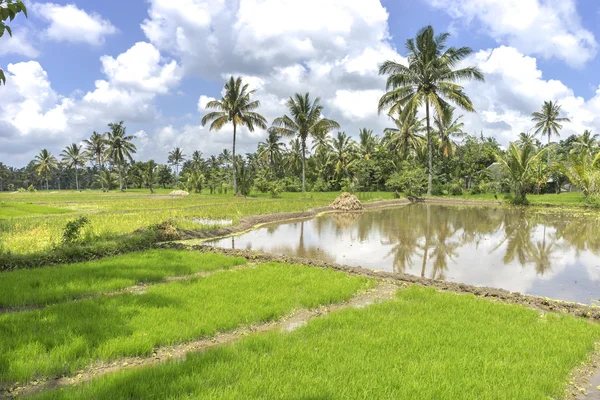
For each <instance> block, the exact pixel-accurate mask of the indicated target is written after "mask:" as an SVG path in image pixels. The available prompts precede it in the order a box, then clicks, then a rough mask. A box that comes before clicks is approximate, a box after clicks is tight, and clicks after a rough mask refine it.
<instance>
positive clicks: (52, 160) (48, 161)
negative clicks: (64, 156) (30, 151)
mask: <svg viewBox="0 0 600 400" xmlns="http://www.w3.org/2000/svg"><path fill="white" fill-rule="evenodd" d="M57 164H58V161H57V160H56V157H54V156H53V155H52V153H50V152H49V151H48V150H47V149H42V151H40V154H38V155H37V156H35V159H34V163H33V167H34V168H35V170H36V172H37V174H38V175H40V176H41V175H44V179H46V190H49V186H48V173H50V172H52V171H54V170H55V169H56V168H57Z"/></svg>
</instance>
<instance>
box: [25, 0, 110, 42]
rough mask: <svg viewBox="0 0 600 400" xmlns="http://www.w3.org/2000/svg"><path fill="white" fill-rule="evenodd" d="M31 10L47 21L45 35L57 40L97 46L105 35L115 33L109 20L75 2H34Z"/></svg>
mask: <svg viewBox="0 0 600 400" xmlns="http://www.w3.org/2000/svg"><path fill="white" fill-rule="evenodd" d="M33 11H34V12H35V13H36V15H37V16H39V17H40V18H42V19H44V20H46V21H47V22H48V23H49V26H48V28H46V30H45V31H44V34H45V36H46V37H47V38H48V39H50V40H54V41H57V42H71V43H87V44H91V45H94V46H99V45H101V44H103V43H104V40H105V37H106V36H108V35H112V34H115V33H116V32H117V28H115V27H114V26H113V25H112V24H111V23H110V21H108V20H107V19H105V18H103V17H102V16H101V15H99V14H97V13H88V12H86V11H85V10H82V9H80V8H78V7H77V6H76V5H75V4H67V5H60V4H54V3H35V4H34V5H33Z"/></svg>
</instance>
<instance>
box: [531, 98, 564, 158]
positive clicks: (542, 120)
mask: <svg viewBox="0 0 600 400" xmlns="http://www.w3.org/2000/svg"><path fill="white" fill-rule="evenodd" d="M560 107H561V106H560V105H559V104H558V103H557V102H553V101H544V104H543V105H542V111H540V112H534V113H533V114H531V120H532V121H533V122H535V123H536V124H535V127H534V128H535V133H536V135H537V134H541V136H542V137H544V136H548V145H550V138H551V137H552V135H556V136H560V135H559V131H560V130H561V129H562V125H561V124H560V122H571V120H570V119H569V118H564V117H563V118H561V117H559V114H560ZM548 164H550V152H548Z"/></svg>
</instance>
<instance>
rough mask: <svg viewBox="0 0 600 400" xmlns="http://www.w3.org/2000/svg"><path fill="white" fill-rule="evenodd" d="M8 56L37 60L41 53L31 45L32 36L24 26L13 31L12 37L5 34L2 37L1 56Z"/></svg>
mask: <svg viewBox="0 0 600 400" xmlns="http://www.w3.org/2000/svg"><path fill="white" fill-rule="evenodd" d="M6 54H19V55H22V56H25V57H29V58H37V57H38V56H39V55H40V52H39V51H38V50H37V49H36V48H35V47H34V46H33V45H32V44H31V35H30V31H29V29H27V28H26V27H24V26H21V27H19V29H14V30H13V35H12V37H10V36H8V34H5V35H4V36H3V37H2V46H0V56H3V55H6Z"/></svg>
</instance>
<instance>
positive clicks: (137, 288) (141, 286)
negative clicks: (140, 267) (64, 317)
mask: <svg viewBox="0 0 600 400" xmlns="http://www.w3.org/2000/svg"><path fill="white" fill-rule="evenodd" d="M257 265H258V263H246V264H241V265H236V266H234V267H231V268H220V269H215V270H212V271H201V272H196V273H194V274H189V275H177V276H169V277H166V278H165V279H161V280H160V281H154V282H141V283H138V284H137V285H133V286H128V287H126V288H123V289H118V290H113V291H110V292H101V293H92V294H88V295H82V296H78V297H75V298H69V299H66V300H64V301H56V302H53V303H48V304H40V305H32V306H22V307H4V308H2V307H0V315H2V314H7V313H15V312H21V311H31V310H40V309H42V308H45V307H49V306H52V305H55V304H60V303H71V302H74V301H81V300H87V299H97V298H100V297H110V296H117V295H120V294H123V293H134V294H142V293H145V292H146V290H147V289H148V287H150V286H154V285H160V284H164V283H169V282H176V281H186V280H190V279H195V278H202V277H206V276H210V275H213V274H216V273H217V272H223V271H236V270H239V269H248V268H254V267H256V266H257Z"/></svg>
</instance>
